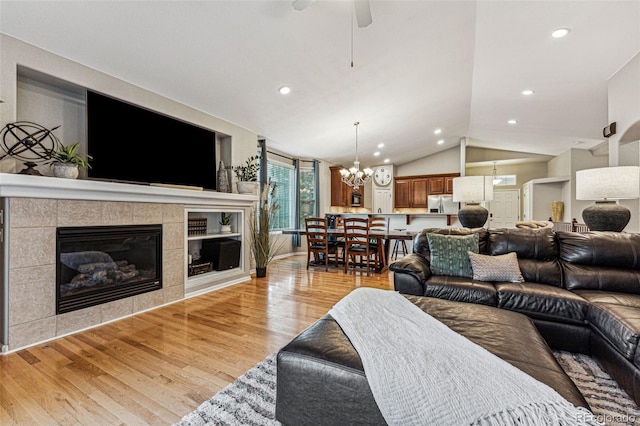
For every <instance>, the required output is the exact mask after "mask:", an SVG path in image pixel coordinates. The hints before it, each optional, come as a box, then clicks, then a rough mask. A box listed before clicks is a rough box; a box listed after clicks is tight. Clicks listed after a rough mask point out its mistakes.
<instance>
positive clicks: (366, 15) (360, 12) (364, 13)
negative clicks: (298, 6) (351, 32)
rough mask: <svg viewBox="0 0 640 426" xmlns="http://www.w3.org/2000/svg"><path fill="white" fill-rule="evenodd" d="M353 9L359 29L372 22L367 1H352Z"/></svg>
mask: <svg viewBox="0 0 640 426" xmlns="http://www.w3.org/2000/svg"><path fill="white" fill-rule="evenodd" d="M296 1H299V0H296ZM353 7H354V8H355V11H356V21H357V22H358V27H359V28H364V27H367V26H369V24H371V22H373V19H371V7H370V6H369V0H353Z"/></svg>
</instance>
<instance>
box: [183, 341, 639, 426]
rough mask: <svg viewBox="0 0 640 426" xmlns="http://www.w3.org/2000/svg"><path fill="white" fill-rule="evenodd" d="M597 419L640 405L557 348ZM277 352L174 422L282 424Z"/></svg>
mask: <svg viewBox="0 0 640 426" xmlns="http://www.w3.org/2000/svg"><path fill="white" fill-rule="evenodd" d="M554 355H555V356H556V358H557V359H558V362H559V363H560V365H561V366H562V368H563V369H564V370H565V371H566V373H567V374H568V375H569V377H571V379H572V380H573V381H574V382H575V383H576V386H578V389H580V391H581V392H582V394H583V395H584V397H585V399H586V400H587V402H588V403H589V405H590V406H591V409H592V411H593V413H594V414H595V415H596V417H597V420H598V421H600V422H601V423H603V424H606V425H610V426H640V409H639V408H638V406H637V405H636V403H635V402H634V401H633V400H632V399H631V398H629V396H628V395H627V394H626V393H625V392H624V391H623V390H622V389H621V388H620V387H619V386H618V384H617V383H616V382H615V381H614V380H613V379H612V378H611V377H610V376H609V375H608V374H607V373H605V372H604V371H602V369H601V368H600V367H599V366H598V364H597V363H596V362H595V361H594V360H593V359H592V358H590V357H588V356H586V355H582V354H572V353H569V352H561V351H555V352H554ZM275 404H276V354H271V355H269V356H268V357H267V358H265V359H264V360H263V361H261V362H259V363H258V364H257V365H256V366H255V367H253V368H252V369H250V370H249V371H247V372H246V373H245V374H244V375H242V376H240V377H238V379H237V380H236V381H235V382H233V383H231V384H229V385H228V386H227V387H225V388H224V389H222V390H221V391H220V392H218V393H217V394H216V395H215V396H213V397H212V398H211V399H209V400H208V401H205V402H203V403H202V404H201V405H200V406H199V407H198V408H197V409H196V410H195V411H193V412H191V413H189V414H187V415H186V416H184V417H183V418H182V420H181V421H180V422H179V423H176V424H175V425H174V426H197V425H220V426H223V425H229V426H232V425H233V426H237V425H253V426H274V425H280V422H278V421H277V420H275V408H276V405H275Z"/></svg>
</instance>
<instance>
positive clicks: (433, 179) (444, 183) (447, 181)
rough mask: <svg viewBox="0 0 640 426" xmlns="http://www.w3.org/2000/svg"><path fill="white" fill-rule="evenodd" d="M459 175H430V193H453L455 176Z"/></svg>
mask: <svg viewBox="0 0 640 426" xmlns="http://www.w3.org/2000/svg"><path fill="white" fill-rule="evenodd" d="M457 176H458V174H456V175H455V176H454V175H448V176H429V195H444V194H448V195H451V194H453V178H454V177H457Z"/></svg>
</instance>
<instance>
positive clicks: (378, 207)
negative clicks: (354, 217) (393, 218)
mask: <svg viewBox="0 0 640 426" xmlns="http://www.w3.org/2000/svg"><path fill="white" fill-rule="evenodd" d="M392 209H393V207H392V203H391V190H389V189H376V190H375V191H374V193H373V213H383V214H389V213H393V210H392Z"/></svg>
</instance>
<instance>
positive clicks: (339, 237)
mask: <svg viewBox="0 0 640 426" xmlns="http://www.w3.org/2000/svg"><path fill="white" fill-rule="evenodd" d="M335 227H336V229H337V230H339V231H341V234H334V235H333V241H335V244H336V246H337V248H338V251H339V253H338V255H339V257H340V258H342V261H343V262H344V261H345V257H344V217H342V216H341V215H338V216H336V222H335ZM329 239H330V240H331V237H330V238H329Z"/></svg>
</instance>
